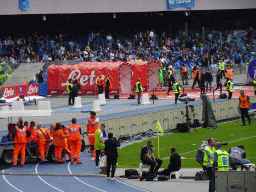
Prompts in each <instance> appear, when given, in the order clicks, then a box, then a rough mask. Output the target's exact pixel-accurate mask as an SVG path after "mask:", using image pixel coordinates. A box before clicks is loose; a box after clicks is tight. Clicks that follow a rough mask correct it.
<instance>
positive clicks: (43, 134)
mask: <svg viewBox="0 0 256 192" xmlns="http://www.w3.org/2000/svg"><path fill="white" fill-rule="evenodd" d="M36 137H37V145H45V144H46V141H47V140H48V139H50V133H49V131H48V130H47V129H46V128H43V127H41V128H39V129H37V130H36Z"/></svg>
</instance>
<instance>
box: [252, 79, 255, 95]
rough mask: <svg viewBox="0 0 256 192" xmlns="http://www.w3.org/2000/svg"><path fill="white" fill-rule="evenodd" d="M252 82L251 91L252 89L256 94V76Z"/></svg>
mask: <svg viewBox="0 0 256 192" xmlns="http://www.w3.org/2000/svg"><path fill="white" fill-rule="evenodd" d="M252 83H253V91H254V94H255V95H256V77H254V79H253V82H252Z"/></svg>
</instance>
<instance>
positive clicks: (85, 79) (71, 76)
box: [61, 70, 105, 87]
mask: <svg viewBox="0 0 256 192" xmlns="http://www.w3.org/2000/svg"><path fill="white" fill-rule="evenodd" d="M101 76H102V80H104V79H105V75H101ZM69 79H72V80H73V81H74V80H79V79H80V84H81V85H82V86H87V85H88V81H89V84H90V86H93V85H94V84H95V83H96V80H97V79H98V77H97V78H96V75H95V71H92V72H91V75H89V76H88V75H82V76H81V71H80V70H74V71H72V72H71V73H70V74H69V76H68V78H67V81H66V83H62V84H61V86H62V87H66V86H67V85H68V80H69Z"/></svg>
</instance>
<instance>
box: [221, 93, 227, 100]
mask: <svg viewBox="0 0 256 192" xmlns="http://www.w3.org/2000/svg"><path fill="white" fill-rule="evenodd" d="M226 98H228V97H227V94H226V93H222V94H220V99H226Z"/></svg>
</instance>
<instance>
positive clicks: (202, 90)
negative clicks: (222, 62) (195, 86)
mask: <svg viewBox="0 0 256 192" xmlns="http://www.w3.org/2000/svg"><path fill="white" fill-rule="evenodd" d="M200 88H201V94H202V93H205V82H201V84H200Z"/></svg>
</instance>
